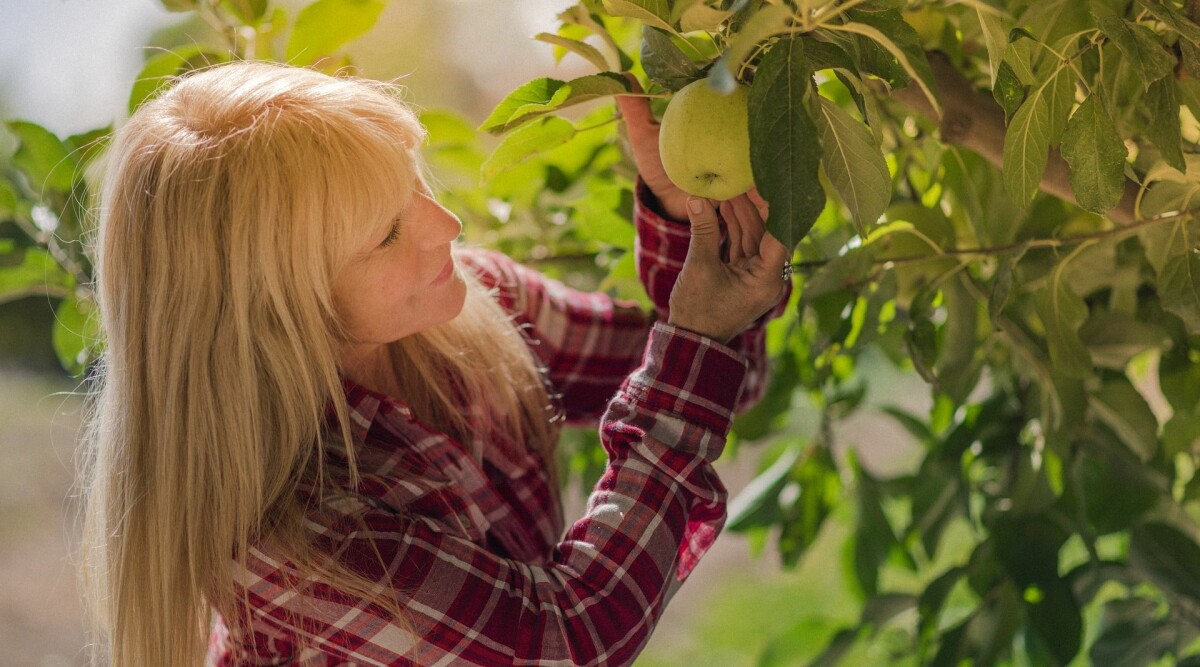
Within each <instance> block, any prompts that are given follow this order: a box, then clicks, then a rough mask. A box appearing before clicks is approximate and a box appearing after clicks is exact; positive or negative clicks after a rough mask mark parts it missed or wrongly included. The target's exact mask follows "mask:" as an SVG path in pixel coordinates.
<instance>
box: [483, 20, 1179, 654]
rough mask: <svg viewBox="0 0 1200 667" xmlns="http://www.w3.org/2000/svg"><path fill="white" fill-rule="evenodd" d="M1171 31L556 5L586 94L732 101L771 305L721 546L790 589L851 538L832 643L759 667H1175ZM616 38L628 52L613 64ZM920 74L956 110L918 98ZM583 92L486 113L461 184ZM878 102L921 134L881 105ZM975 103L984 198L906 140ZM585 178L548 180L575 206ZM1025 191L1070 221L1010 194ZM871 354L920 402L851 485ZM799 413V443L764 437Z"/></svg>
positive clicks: (957, 140) (560, 44)
mask: <svg viewBox="0 0 1200 667" xmlns="http://www.w3.org/2000/svg"><path fill="white" fill-rule="evenodd" d="M1194 11H1195V8H1193V7H1191V6H1180V5H1179V4H1176V3H1172V2H1170V1H1169V0H1159V1H1153V0H1138V2H1137V3H1133V2H1128V1H1125V0H1095V1H1093V2H1075V1H1072V0H1044V1H1042V2H1037V3H1032V2H1026V1H1022V0H1013V1H1010V2H1003V3H1002V2H984V1H983V0H959V1H957V2H937V3H928V2H917V3H913V2H910V3H905V2H901V1H899V0H845V1H843V0H735V1H726V2H720V1H715V0H714V1H707V2H706V1H704V0H674V1H673V2H669V1H667V0H604V1H603V2H596V1H591V0H585V1H584V2H581V3H579V4H578V5H576V6H574V7H572V8H570V9H568V10H567V11H565V12H563V13H562V14H560V15H559V19H560V20H561V22H562V23H561V28H560V30H559V31H558V33H557V34H556V35H553V36H542V37H541V38H542V39H543V41H547V42H550V43H552V44H554V45H555V47H556V49H557V51H558V53H559V55H560V57H561V56H564V55H566V54H568V53H573V54H576V55H578V56H580V57H581V58H582V60H584V61H586V62H587V63H590V64H591V65H592V66H593V67H595V68H596V69H598V70H600V74H603V73H604V72H606V71H620V70H626V69H631V70H632V71H633V72H635V73H636V74H638V76H639V77H640V78H641V79H642V80H643V81H644V82H645V89H646V94H647V95H648V96H650V97H652V98H654V99H655V100H656V103H657V104H658V105H659V106H660V108H661V106H662V105H663V104H664V102H663V101H664V100H669V98H670V95H671V94H672V93H673V92H674V91H678V90H679V89H680V88H682V87H683V86H685V85H687V84H688V83H691V82H692V81H695V80H698V79H707V81H708V82H709V83H710V84H711V85H712V86H714V87H715V88H716V89H718V90H730V89H731V88H732V86H733V85H734V84H735V83H737V82H740V83H743V84H747V85H749V86H750V89H751V100H752V103H751V107H750V121H749V122H750V127H749V129H750V134H751V142H752V147H751V156H752V162H753V167H754V175H755V180H756V182H757V187H758V189H759V191H760V192H761V193H762V194H763V195H764V197H765V198H766V199H767V200H768V201H769V202H770V203H771V206H772V215H771V219H770V220H769V221H768V228H769V229H770V230H771V231H772V233H773V234H775V235H776V236H777V237H778V238H780V239H781V240H784V241H785V242H788V241H792V242H793V245H795V251H796V262H795V264H796V265H797V266H798V267H799V268H800V270H801V274H802V278H801V279H800V284H799V287H800V289H799V290H797V297H796V300H795V303H794V307H793V308H791V309H789V311H788V314H787V315H786V316H785V317H784V318H782V319H781V320H780V321H777V322H775V323H773V324H772V325H771V331H770V334H771V335H770V338H769V340H770V348H771V354H772V356H773V359H774V364H775V366H774V368H775V372H774V375H773V378H772V383H771V387H770V390H769V392H768V395H767V397H766V399H765V400H764V401H763V403H762V404H761V405H760V406H758V407H757V408H755V409H754V410H752V411H751V412H750V413H748V414H746V415H744V416H742V417H741V418H740V419H739V420H738V421H737V422H736V423H735V425H734V436H735V438H736V440H737V441H738V443H739V445H738V446H739V449H740V450H741V451H747V450H750V448H752V447H754V448H758V452H759V454H758V455H759V456H760V457H761V460H762V470H763V472H762V474H761V475H760V476H759V478H758V479H756V480H755V481H754V482H753V483H752V484H750V485H749V486H748V487H747V488H746V489H744V490H743V491H742V493H741V494H740V495H739V496H738V497H737V498H735V499H734V501H733V502H732V504H731V508H730V513H731V516H730V520H729V528H730V529H732V530H737V531H744V532H747V533H750V534H751V535H753V536H754V537H755V540H757V541H758V542H759V543H762V544H765V543H766V542H767V541H768V540H772V541H773V542H774V545H775V548H776V550H777V551H778V553H779V555H780V557H781V559H782V561H783V562H784V563H785V564H787V565H794V564H795V563H797V562H798V561H799V560H800V559H801V558H803V556H804V554H805V552H806V550H807V549H808V548H809V547H810V546H811V545H812V544H813V543H814V541H815V540H816V538H817V536H818V535H819V534H820V533H821V531H822V529H823V527H824V526H825V524H826V522H827V521H828V520H829V519H830V517H832V516H835V515H837V514H838V513H839V512H845V511H847V510H849V511H852V513H853V516H854V517H855V518H854V519H853V529H852V530H851V531H849V536H848V537H847V538H846V554H847V557H846V559H845V574H846V577H847V581H848V585H850V586H851V587H852V588H853V589H854V590H856V591H857V593H858V595H859V596H860V598H861V600H862V618H861V622H860V623H858V624H857V625H855V626H853V627H848V628H846V629H845V630H844V631H842V632H840V633H837V634H835V635H834V636H833V637H832V639H831V640H830V642H829V644H828V645H827V646H826V647H825V648H824V649H823V651H820V652H819V654H817V655H800V654H798V653H796V654H791V655H789V654H788V653H787V651H786V648H785V647H787V646H795V645H797V642H796V641H795V639H794V638H792V637H789V636H786V635H785V636H781V637H779V638H778V640H777V641H776V642H775V644H774V645H773V647H772V648H769V649H768V650H767V651H766V652H765V653H764V656H763V661H764V662H763V664H776V663H782V662H787V663H789V664H790V663H791V662H797V661H801V660H811V661H812V663H813V664H835V663H837V662H839V660H840V659H841V658H843V657H845V656H847V655H850V654H852V653H853V650H854V647H855V646H857V645H862V644H871V643H873V642H879V641H883V640H882V639H881V637H884V636H887V637H890V639H888V640H887V641H888V642H890V643H889V646H890V649H889V650H890V651H891V652H890V653H889V658H888V660H889V663H891V662H900V663H917V664H927V663H928V664H934V665H957V664H959V663H960V662H961V661H964V660H967V661H970V662H972V663H973V664H1068V663H1072V662H1076V663H1079V662H1086V661H1089V660H1090V661H1092V662H1095V663H1098V664H1149V663H1151V662H1155V661H1161V660H1162V659H1169V658H1171V657H1174V658H1176V659H1180V660H1182V659H1184V658H1186V657H1187V656H1190V655H1192V654H1194V653H1196V652H1197V646H1195V640H1196V638H1197V629H1198V628H1200V625H1198V623H1200V618H1198V617H1197V616H1196V615H1195V611H1194V610H1195V609H1196V606H1195V605H1196V603H1197V602H1200V593H1193V592H1192V589H1193V588H1195V584H1194V583H1193V582H1192V577H1191V576H1190V573H1191V572H1194V571H1195V569H1194V568H1195V567H1200V560H1197V559H1200V546H1198V545H1197V538H1198V537H1200V529H1198V528H1200V526H1198V524H1197V521H1196V519H1197V517H1198V516H1200V513H1198V512H1197V504H1196V498H1197V488H1200V481H1197V477H1196V469H1197V465H1196V462H1197V451H1198V450H1197V445H1200V389H1198V387H1200V384H1198V383H1197V380H1198V379H1200V251H1198V250H1197V244H1198V243H1200V237H1198V236H1197V233H1198V232H1200V225H1198V224H1197V223H1196V222H1195V221H1194V220H1193V216H1192V214H1191V213H1190V209H1191V208H1193V206H1192V202H1191V200H1192V197H1193V195H1194V193H1195V192H1196V191H1197V190H1196V187H1197V183H1198V182H1200V181H1197V180H1196V176H1195V173H1194V172H1195V171H1196V167H1195V166H1194V165H1195V160H1194V159H1193V154H1194V153H1195V152H1196V147H1197V146H1196V141H1197V140H1200V126H1198V125H1197V123H1196V118H1195V116H1193V113H1200V96H1198V95H1197V93H1198V92H1200V88H1198V87H1197V83H1196V81H1195V80H1194V79H1192V78H1191V77H1190V75H1189V74H1188V73H1189V72H1195V71H1200V56H1198V54H1200V50H1198V48H1197V47H1198V46H1200V26H1198V25H1197V24H1196V23H1194V22H1193V18H1192V17H1193V16H1195V14H1193V13H1192V12H1194ZM630 25H633V26H634V30H635V31H638V32H640V39H638V37H639V36H638V35H635V37H634V38H633V39H626V38H622V36H621V35H622V34H624V33H627V32H629V31H630ZM933 51H937V52H938V55H937V56H936V58H939V59H941V60H942V61H944V62H945V63H948V65H949V66H950V67H951V68H952V69H953V71H954V72H956V73H957V76H958V79H960V80H961V81H962V82H963V83H964V84H965V86H966V87H967V88H968V89H969V90H967V91H964V90H959V89H953V88H952V87H951V86H953V85H956V84H957V82H956V80H955V79H954V78H952V77H951V78H948V77H945V76H942V75H940V74H938V68H937V66H936V65H935V64H934V63H932V60H933V59H934V56H933V55H931V52H933ZM627 62H632V67H628V66H626V63H627ZM595 76H597V74H588V75H585V76H582V77H580V78H577V79H574V80H571V81H564V82H561V83H560V84H558V85H560V86H561V87H556V88H546V89H545V93H544V94H541V95H539V94H538V93H537V91H536V90H534V89H533V88H531V87H530V86H529V85H527V86H522V87H521V88H519V89H517V91H514V94H513V96H511V97H510V98H508V99H506V100H505V101H503V102H501V103H500V104H499V105H498V106H497V108H496V111H495V113H493V115H492V118H490V119H489V120H488V122H486V123H484V125H483V126H482V128H481V129H484V130H486V131H489V132H493V133H496V134H501V135H505V136H506V138H505V139H504V140H503V141H502V143H501V144H500V145H499V147H498V148H497V149H496V150H495V152H494V153H493V154H492V157H491V158H490V160H491V161H492V162H493V163H495V162H498V161H499V162H504V163H505V164H508V163H509V162H510V160H509V158H514V157H518V153H517V151H518V150H519V158H521V159H524V158H527V157H530V156H534V158H533V159H540V160H542V162H537V163H534V164H536V165H537V167H538V169H539V170H547V172H548V170H549V169H551V168H552V166H553V159H552V158H549V157H548V156H547V155H542V156H541V157H540V158H539V157H536V156H537V155H538V154H537V153H536V152H535V151H534V150H533V149H532V148H531V146H530V145H529V143H528V142H525V141H517V140H516V138H517V137H518V135H519V134H520V133H521V132H522V131H523V128H524V127H528V126H530V125H531V124H533V123H550V122H552V121H551V120H550V119H556V120H555V121H553V122H558V121H561V122H570V121H568V120H567V118H566V116H567V113H563V110H564V109H565V108H566V107H567V106H568V105H570V104H572V103H573V102H574V101H576V99H577V98H576V97H575V96H573V95H571V94H567V95H563V94H561V93H559V92H558V91H560V90H563V89H572V88H573V87H575V86H576V85H578V84H582V83H584V82H586V81H588V80H589V78H594V77H595ZM576 82H578V84H577V83H576ZM906 89H908V90H915V91H919V97H920V98H921V99H920V100H919V102H920V103H921V104H923V105H924V106H925V107H926V109H924V110H923V109H921V108H920V105H914V104H912V103H911V102H908V103H899V102H898V100H900V99H901V96H900V95H899V94H897V93H899V92H900V91H903V90H906ZM976 91H983V92H985V93H986V94H987V97H986V98H984V99H987V100H989V103H990V100H991V99H994V100H995V104H996V105H997V106H998V109H1002V110H1003V111H1002V112H1001V117H1002V118H1003V119H1004V126H1002V127H1001V128H999V129H1000V131H1001V132H1002V142H1000V143H1001V144H1002V145H997V146H995V152H996V153H997V154H1002V155H1003V163H1004V165H1005V168H1004V169H1003V170H1002V171H1001V170H998V169H997V168H995V167H994V166H993V165H992V164H990V163H989V162H988V160H987V159H985V157H983V156H981V154H980V153H976V152H973V151H971V150H968V149H966V148H964V146H962V145H959V144H966V145H973V146H976V147H977V146H979V145H980V144H979V143H978V142H975V143H974V144H972V143H971V141H970V140H971V139H974V138H975V137H967V139H968V140H966V141H964V140H962V137H961V136H958V135H954V134H953V133H949V134H948V135H947V133H946V132H945V130H946V126H945V125H942V126H940V127H939V125H938V124H937V123H936V119H937V117H938V114H940V113H942V112H943V111H946V113H947V117H948V118H949V117H950V114H951V113H952V111H953V109H952V106H953V104H954V103H955V97H956V96H959V97H961V96H962V95H964V94H966V93H970V92H976ZM613 94H630V92H629V91H628V90H618V91H614V93H613ZM907 99H908V100H911V99H912V96H911V95H910V96H909V97H908V98H907ZM976 99H978V98H976ZM755 100H757V103H756V102H755ZM667 103H669V101H668V102H667ZM951 129H953V128H951ZM971 131H972V130H971V129H968V130H967V132H968V133H969V132H971ZM555 136H556V139H555V142H554V143H555V145H556V146H560V147H559V148H555V149H554V150H556V151H557V150H561V142H560V141H558V139H557V137H561V136H562V135H555ZM570 141H574V139H572V140H570ZM510 142H511V143H510ZM566 145H567V146H569V145H571V144H570V143H567V144H566ZM780 146H791V147H793V148H792V149H791V150H790V151H789V150H781V149H780V148H779V147H780ZM1059 154H1061V156H1062V159H1063V160H1065V166H1064V167H1063V168H1062V169H1063V174H1062V175H1059V176H1056V175H1055V174H1054V173H1052V172H1053V170H1054V169H1055V168H1057V167H1055V166H1054V164H1053V163H1054V161H1055V160H1059V158H1058V157H1057V155H1059ZM983 155H986V151H983ZM546 160H549V162H547V161H546ZM521 164H522V166H523V168H525V169H529V167H528V166H527V164H528V163H521ZM1189 167H1191V168H1190V169H1189ZM606 169H607V168H604V169H590V168H589V170H588V172H587V173H586V174H582V175H580V176H579V177H578V178H577V180H576V183H588V184H589V188H591V187H593V185H592V184H593V183H594V182H595V181H596V179H602V178H605V177H606V176H605V174H606V173H607V172H606ZM1055 178H1061V179H1062V181H1063V182H1062V183H1061V186H1062V187H1061V188H1059V190H1058V193H1059V195H1060V196H1061V195H1062V194H1063V190H1064V189H1065V191H1066V192H1067V193H1068V194H1069V195H1070V196H1071V200H1069V201H1068V200H1064V199H1062V198H1060V197H1056V196H1052V195H1050V194H1046V193H1045V192H1043V191H1042V190H1043V189H1046V190H1052V189H1053V188H1052V187H1049V186H1048V185H1047V183H1049V182H1050V181H1053V179H1055ZM616 182H619V181H616ZM1130 194H1132V195H1134V199H1132V206H1130V201H1127V198H1128V197H1129V195H1130ZM1118 207H1124V208H1122V209H1120V210H1118ZM1121 211H1126V212H1127V213H1121ZM1114 221H1117V222H1114ZM578 222H579V224H581V225H583V224H586V221H585V220H578ZM880 353H882V354H880ZM864 355H866V357H864ZM880 356H883V357H885V358H886V359H889V360H890V363H893V364H895V365H897V366H898V367H900V368H902V369H908V370H910V371H912V372H914V373H916V374H918V375H919V376H920V377H921V378H923V379H924V381H925V382H927V383H928V386H929V388H930V398H931V400H930V401H929V406H930V407H929V409H928V412H927V413H921V414H912V413H909V412H905V411H903V410H901V409H900V408H898V407H890V408H886V412H887V413H888V414H889V415H891V417H892V418H894V420H895V422H896V424H897V427H898V428H899V429H903V431H904V432H905V433H907V434H908V435H909V436H910V437H911V438H912V439H913V440H915V441H916V442H918V443H919V445H920V447H921V448H922V455H921V457H920V458H919V460H918V461H917V463H916V465H915V466H913V467H912V468H911V470H908V471H906V472H904V473H902V474H898V475H895V474H889V475H887V476H884V475H881V474H877V473H874V472H872V471H871V470H869V469H868V468H866V467H865V466H864V465H862V464H861V463H859V461H858V457H856V456H855V455H854V451H855V450H854V444H855V443H845V444H848V445H849V447H845V446H836V445H839V444H840V443H836V442H835V437H834V434H835V433H836V432H837V431H838V429H837V428H836V426H837V424H838V423H839V422H841V421H842V420H845V419H847V418H848V417H850V416H852V415H854V414H856V413H857V412H859V411H861V410H863V409H865V408H864V400H863V399H864V396H865V395H866V394H867V392H868V390H869V389H871V386H870V385H871V381H870V380H869V379H868V377H867V374H866V373H864V371H863V370H862V368H861V367H860V366H861V365H862V364H863V363H866V362H864V358H866V359H871V358H878V357H880ZM806 410H807V411H813V412H815V413H816V414H818V415H819V419H818V420H817V423H816V425H815V426H805V425H796V424H795V423H794V420H793V419H791V417H793V416H794V415H795V413H796V412H797V411H806ZM760 442H761V443H767V444H765V445H760V444H758V443H760ZM948 535H957V536H958V537H956V538H953V539H951V538H948V537H947V536H948ZM796 611H797V614H799V613H800V612H801V610H796ZM807 613H809V614H810V615H811V612H807ZM885 629H887V630H889V631H899V632H901V633H902V635H903V636H904V637H907V639H906V640H905V641H903V642H901V643H899V644H896V643H895V641H894V637H895V635H894V632H891V634H885V633H883V632H882V631H883V630H885ZM781 656H782V657H781Z"/></svg>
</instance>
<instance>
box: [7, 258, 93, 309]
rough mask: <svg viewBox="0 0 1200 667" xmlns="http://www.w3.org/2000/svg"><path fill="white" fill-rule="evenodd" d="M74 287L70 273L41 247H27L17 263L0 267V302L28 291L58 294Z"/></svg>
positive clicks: (28, 292)
mask: <svg viewBox="0 0 1200 667" xmlns="http://www.w3.org/2000/svg"><path fill="white" fill-rule="evenodd" d="M74 286H75V281H74V280H72V279H71V276H70V274H68V273H67V272H66V271H63V269H62V268H61V267H59V265H58V262H55V261H54V258H53V257H51V256H50V253H48V252H46V251H45V250H42V249H41V248H26V249H25V251H24V253H23V255H22V257H21V261H20V262H19V263H16V264H13V265H10V266H3V267H0V303H6V302H8V301H13V300H16V299H20V298H22V297H25V296H29V295H31V294H52V295H56V296H61V295H62V294H64V293H67V292H68V291H69V290H70V289H72V288H73V287H74Z"/></svg>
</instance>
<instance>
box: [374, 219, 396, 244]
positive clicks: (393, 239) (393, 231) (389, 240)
mask: <svg viewBox="0 0 1200 667" xmlns="http://www.w3.org/2000/svg"><path fill="white" fill-rule="evenodd" d="M399 236H400V221H399V220H397V221H395V222H393V223H392V229H391V230H390V231H389V232H388V235H387V237H386V238H384V239H383V240H382V241H380V242H379V247H380V248H386V247H388V246H390V245H392V244H393V243H395V242H396V239H397V238H398V237H399Z"/></svg>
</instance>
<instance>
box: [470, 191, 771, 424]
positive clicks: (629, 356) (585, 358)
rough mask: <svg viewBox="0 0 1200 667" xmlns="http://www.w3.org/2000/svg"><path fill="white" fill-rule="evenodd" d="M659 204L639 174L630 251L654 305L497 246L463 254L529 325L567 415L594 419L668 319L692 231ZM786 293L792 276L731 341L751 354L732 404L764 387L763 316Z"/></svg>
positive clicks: (749, 400)
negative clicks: (569, 282) (573, 279)
mask: <svg viewBox="0 0 1200 667" xmlns="http://www.w3.org/2000/svg"><path fill="white" fill-rule="evenodd" d="M659 208H660V207H659V206H658V202H657V199H656V198H655V196H654V194H653V193H652V192H651V191H650V188H649V187H647V186H646V185H645V183H644V182H643V181H642V180H641V179H640V178H639V179H638V181H637V185H636V187H635V198H634V209H633V222H634V227H635V229H636V237H635V241H634V253H635V259H636V263H637V268H638V275H639V277H640V279H641V281H642V284H643V286H644V287H645V289H646V293H647V295H649V297H650V300H651V301H652V302H653V304H654V311H653V312H651V313H647V312H645V311H643V310H642V309H641V307H640V306H639V305H638V304H637V303H635V302H632V301H621V300H618V299H613V298H612V297H610V296H608V295H607V294H603V293H597V292H582V291H579V290H574V289H571V288H569V287H567V286H566V285H564V284H563V283H561V282H559V281H557V280H552V279H549V278H546V277H545V276H543V275H541V274H540V273H538V272H536V271H533V270H531V269H529V268H527V267H524V266H522V265H520V264H517V263H516V262H514V261H512V260H511V259H509V258H508V257H505V256H504V255H501V254H498V253H491V252H487V251H480V250H474V251H468V252H466V253H463V254H462V255H460V256H461V257H462V258H463V259H465V260H466V261H467V262H468V263H469V264H470V265H471V266H472V267H473V268H474V269H475V270H476V272H477V274H478V275H479V276H480V278H481V279H482V280H483V281H484V283H485V284H486V285H487V286H488V287H492V288H495V289H496V290H497V298H498V299H499V301H500V304H501V306H503V307H504V308H505V309H506V310H508V311H509V312H510V313H511V314H512V315H513V316H514V318H516V320H517V321H518V324H519V325H520V326H522V328H523V329H524V330H525V331H526V334H527V337H528V340H529V341H530V343H531V349H532V350H533V353H534V354H535V356H537V358H538V361H539V362H541V363H542V364H543V365H544V366H545V368H546V369H547V372H548V376H549V380H550V384H551V386H552V387H553V388H554V391H555V392H556V393H557V394H558V396H559V399H560V401H561V405H562V408H563V412H564V416H565V417H566V420H567V423H571V424H581V423H595V421H596V419H597V418H599V416H600V415H601V414H602V413H603V412H604V410H605V408H606V406H607V405H608V401H609V399H611V398H612V396H613V394H614V393H615V392H616V390H617V387H619V386H620V384H621V382H622V381H623V380H624V379H625V378H626V377H627V376H628V375H629V373H630V372H631V371H632V370H633V369H634V368H636V367H637V365H638V363H639V362H640V361H641V356H642V350H643V348H644V346H645V343H646V337H647V335H648V333H649V330H650V327H651V325H652V324H653V323H654V322H655V321H662V322H666V321H667V319H668V316H669V315H670V307H669V304H670V297H671V290H672V289H673V288H674V287H675V281H676V280H677V279H678V277H679V272H680V271H681V270H682V269H683V261H684V259H685V258H686V257H687V250H688V244H689V242H690V238H691V234H690V232H689V230H688V225H687V223H686V222H678V221H675V220H672V219H670V218H668V217H666V216H665V215H663V214H662V213H661V212H659ZM790 294H791V283H790V281H789V282H788V284H787V290H786V291H785V293H784V295H783V297H782V298H781V299H780V302H779V304H778V305H777V306H776V307H775V308H773V309H772V310H771V311H769V312H768V313H766V314H764V315H763V316H762V317H761V318H759V319H758V320H757V321H756V322H754V323H753V324H752V325H751V326H750V327H749V328H748V329H747V330H746V331H745V332H743V333H742V334H740V335H739V336H737V337H735V338H734V339H733V340H732V341H730V343H729V346H730V347H731V348H733V349H734V350H736V351H737V352H738V353H739V354H740V355H742V356H743V357H745V358H746V360H747V362H748V372H747V377H746V386H745V390H744V391H743V392H742V394H741V398H740V400H739V403H738V405H737V406H736V407H735V411H736V412H741V411H742V410H744V409H746V408H749V407H750V406H751V405H753V404H754V403H756V402H757V401H758V400H759V399H760V398H761V397H762V394H763V392H764V391H765V389H766V385H767V379H768V377H767V359H766V348H765V340H766V336H765V331H766V330H765V327H766V323H767V322H768V321H769V320H771V319H773V318H775V317H778V316H779V315H781V314H783V311H784V309H785V308H786V306H787V302H788V297H789V296H790Z"/></svg>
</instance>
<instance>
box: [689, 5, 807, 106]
mask: <svg viewBox="0 0 1200 667" xmlns="http://www.w3.org/2000/svg"><path fill="white" fill-rule="evenodd" d="M791 19H792V13H791V11H790V10H789V9H787V8H786V7H779V6H776V5H766V6H764V7H763V8H762V9H760V10H758V11H757V12H755V13H754V14H753V15H752V16H751V17H750V18H749V19H748V20H747V21H746V22H745V24H743V25H742V26H741V27H740V28H739V29H738V31H737V33H735V34H734V35H733V37H731V38H730V39H729V46H727V47H726V48H725V52H724V53H722V54H721V57H720V58H719V59H718V60H717V62H716V64H715V65H713V67H712V70H711V71H710V72H709V74H708V77H709V79H711V82H712V84H713V87H714V88H716V89H717V90H720V91H723V92H725V93H729V92H732V91H733V89H734V87H735V86H736V85H737V83H738V74H739V73H740V71H741V69H742V63H743V62H745V60H746V58H748V57H749V56H750V54H751V53H753V52H754V49H755V47H757V46H758V45H759V44H760V43H762V42H763V41H764V40H766V39H769V38H771V37H774V36H775V35H780V34H783V33H785V32H788V31H789V30H791ZM772 48H773V49H774V48H776V47H772ZM761 66H762V65H761V64H760V65H759V67H761ZM756 76H757V75H756Z"/></svg>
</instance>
